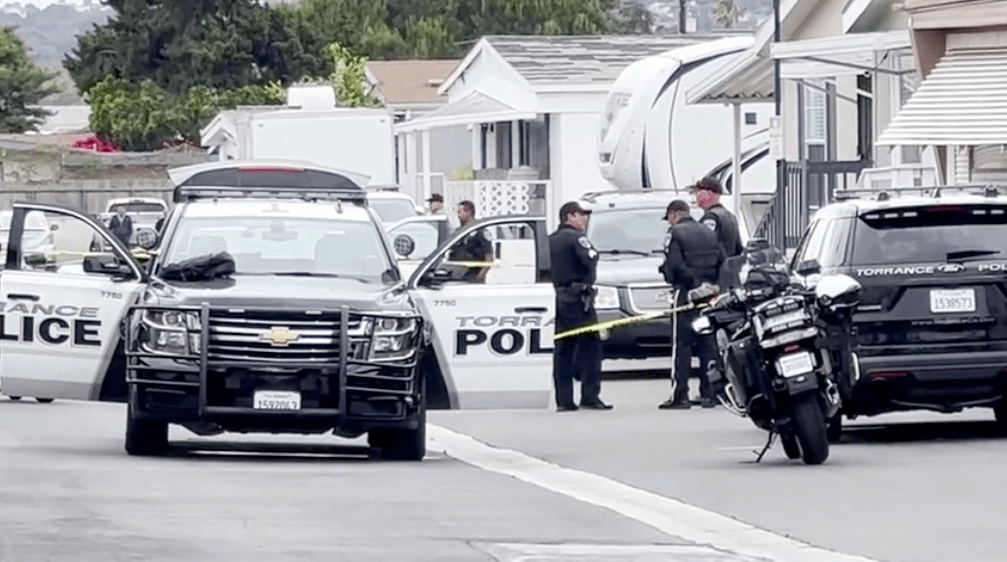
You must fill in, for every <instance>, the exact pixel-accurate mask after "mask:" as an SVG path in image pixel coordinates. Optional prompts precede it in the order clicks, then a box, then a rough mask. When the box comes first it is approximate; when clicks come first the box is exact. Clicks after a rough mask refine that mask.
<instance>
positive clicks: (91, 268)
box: [83, 256, 132, 275]
mask: <svg viewBox="0 0 1007 562" xmlns="http://www.w3.org/2000/svg"><path fill="white" fill-rule="evenodd" d="M83 268H84V273H98V274H101V275H128V274H131V273H132V270H131V269H130V268H129V265H128V264H125V263H122V262H120V261H119V259H118V258H116V257H115V256H87V257H85V258H84V263H83Z"/></svg>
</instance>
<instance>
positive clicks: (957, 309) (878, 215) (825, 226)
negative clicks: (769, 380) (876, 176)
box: [792, 188, 1007, 435]
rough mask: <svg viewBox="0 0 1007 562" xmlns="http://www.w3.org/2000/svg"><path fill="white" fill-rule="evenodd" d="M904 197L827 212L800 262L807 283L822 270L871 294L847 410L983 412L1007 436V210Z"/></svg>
mask: <svg viewBox="0 0 1007 562" xmlns="http://www.w3.org/2000/svg"><path fill="white" fill-rule="evenodd" d="M920 190H921V188H915V189H913V190H906V191H915V192H919V191H920ZM969 190H972V191H977V192H974V193H968V191H969ZM899 191H900V190H888V191H881V192H880V193H878V192H877V191H875V193H876V195H875V196H874V197H872V198H864V199H856V200H847V201H840V202H837V203H833V204H831V205H828V206H826V207H823V208H822V209H821V210H819V211H818V212H817V213H816V214H815V216H814V218H813V220H812V222H811V224H810V225H809V227H808V229H807V230H806V232H805V235H804V237H803V238H802V241H801V242H800V244H799V246H798V248H797V250H796V253H795V256H794V261H793V264H792V265H793V268H794V270H795V271H798V272H806V273H808V274H809V275H808V276H807V279H808V281H809V282H812V283H813V282H814V280H815V278H816V277H817V275H818V274H817V273H814V272H815V271H817V270H820V272H821V273H822V274H829V273H845V274H847V275H850V276H852V277H854V278H856V280H857V281H859V282H860V283H861V285H862V286H863V288H864V293H863V297H862V298H861V299H860V304H859V305H858V307H857V310H856V313H855V315H854V318H853V320H854V328H855V333H856V338H857V345H856V354H857V357H858V359H857V361H856V365H855V367H856V368H855V369H854V370H853V372H852V373H851V380H850V381H848V384H846V385H841V386H844V387H846V388H847V389H848V391H846V392H844V396H843V412H845V414H846V415H847V417H850V418H854V417H856V416H858V415H874V414H880V413H883V412H890V411H897V410H916V409H926V410H934V411H938V412H958V411H961V410H962V409H963V408H967V407H972V406H986V407H991V408H993V410H994V412H995V413H996V418H997V420H998V422H999V423H1000V425H1001V426H1002V427H1003V428H1005V429H1007V399H1005V396H1007V256H1005V255H1004V252H1007V200H1005V198H1004V197H1003V196H1000V195H998V193H997V191H996V189H992V188H986V189H982V188H980V189H978V190H976V189H975V188H960V189H955V188H938V189H937V190H936V191H935V192H934V193H933V194H932V195H930V196H897V194H898V192H899ZM942 191H943V193H942ZM949 191H959V192H958V193H948V192H949ZM836 419H839V417H838V416H837V418H836ZM833 431H834V432H836V431H837V429H833ZM834 435H838V434H837V433H835V434H834Z"/></svg>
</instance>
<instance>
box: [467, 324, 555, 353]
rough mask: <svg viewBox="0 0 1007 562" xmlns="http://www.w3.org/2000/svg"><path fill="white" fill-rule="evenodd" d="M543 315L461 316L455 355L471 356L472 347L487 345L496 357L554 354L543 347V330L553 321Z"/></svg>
mask: <svg viewBox="0 0 1007 562" xmlns="http://www.w3.org/2000/svg"><path fill="white" fill-rule="evenodd" d="M542 318H543V317H542V316H520V315H515V316H458V317H455V322H457V324H458V329H457V330H455V355H468V353H469V348H471V347H479V346H488V347H489V349H490V351H492V352H493V353H495V354H497V355H514V354H515V353H517V352H519V351H521V350H522V349H527V350H528V351H527V352H528V353H529V354H533V353H534V354H539V353H548V354H551V353H552V348H551V347H543V346H542V328H543V327H545V326H549V325H551V324H553V322H554V320H550V321H548V322H543V321H542Z"/></svg>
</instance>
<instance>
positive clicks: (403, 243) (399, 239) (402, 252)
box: [392, 234, 416, 258]
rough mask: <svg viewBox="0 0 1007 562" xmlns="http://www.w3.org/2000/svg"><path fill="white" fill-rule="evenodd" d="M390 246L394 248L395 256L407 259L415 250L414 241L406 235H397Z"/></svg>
mask: <svg viewBox="0 0 1007 562" xmlns="http://www.w3.org/2000/svg"><path fill="white" fill-rule="evenodd" d="M392 246H394V247H395V253H396V254H398V255H399V256H400V257H403V258H408V257H409V256H410V255H412V253H413V252H414V251H415V250H416V241H415V240H413V238H412V237H411V236H409V235H408V234H399V235H398V236H396V237H395V240H394V241H392Z"/></svg>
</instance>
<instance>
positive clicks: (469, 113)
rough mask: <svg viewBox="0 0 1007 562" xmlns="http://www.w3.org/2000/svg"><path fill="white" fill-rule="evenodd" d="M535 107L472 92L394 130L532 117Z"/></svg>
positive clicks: (405, 130) (421, 129)
mask: <svg viewBox="0 0 1007 562" xmlns="http://www.w3.org/2000/svg"><path fill="white" fill-rule="evenodd" d="M536 117H538V114H537V113H536V112H534V111H526V110H522V109H518V108H516V107H514V106H512V105H510V104H507V103H504V102H502V101H500V100H498V99H496V98H493V97H491V96H489V95H487V94H484V93H482V92H472V93H470V94H468V95H467V96H465V97H463V98H462V99H460V100H458V101H454V102H451V103H449V104H447V105H445V106H443V107H440V108H438V109H435V110H434V111H431V112H430V113H427V114H426V115H424V116H422V117H419V118H417V119H413V120H412V121H406V122H405V123H401V124H399V125H396V126H395V132H396V133H410V132H413V131H426V130H429V129H437V128H440V127H453V126H456V125H471V124H475V123H496V122H498V121H517V120H521V119H535V118H536Z"/></svg>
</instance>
